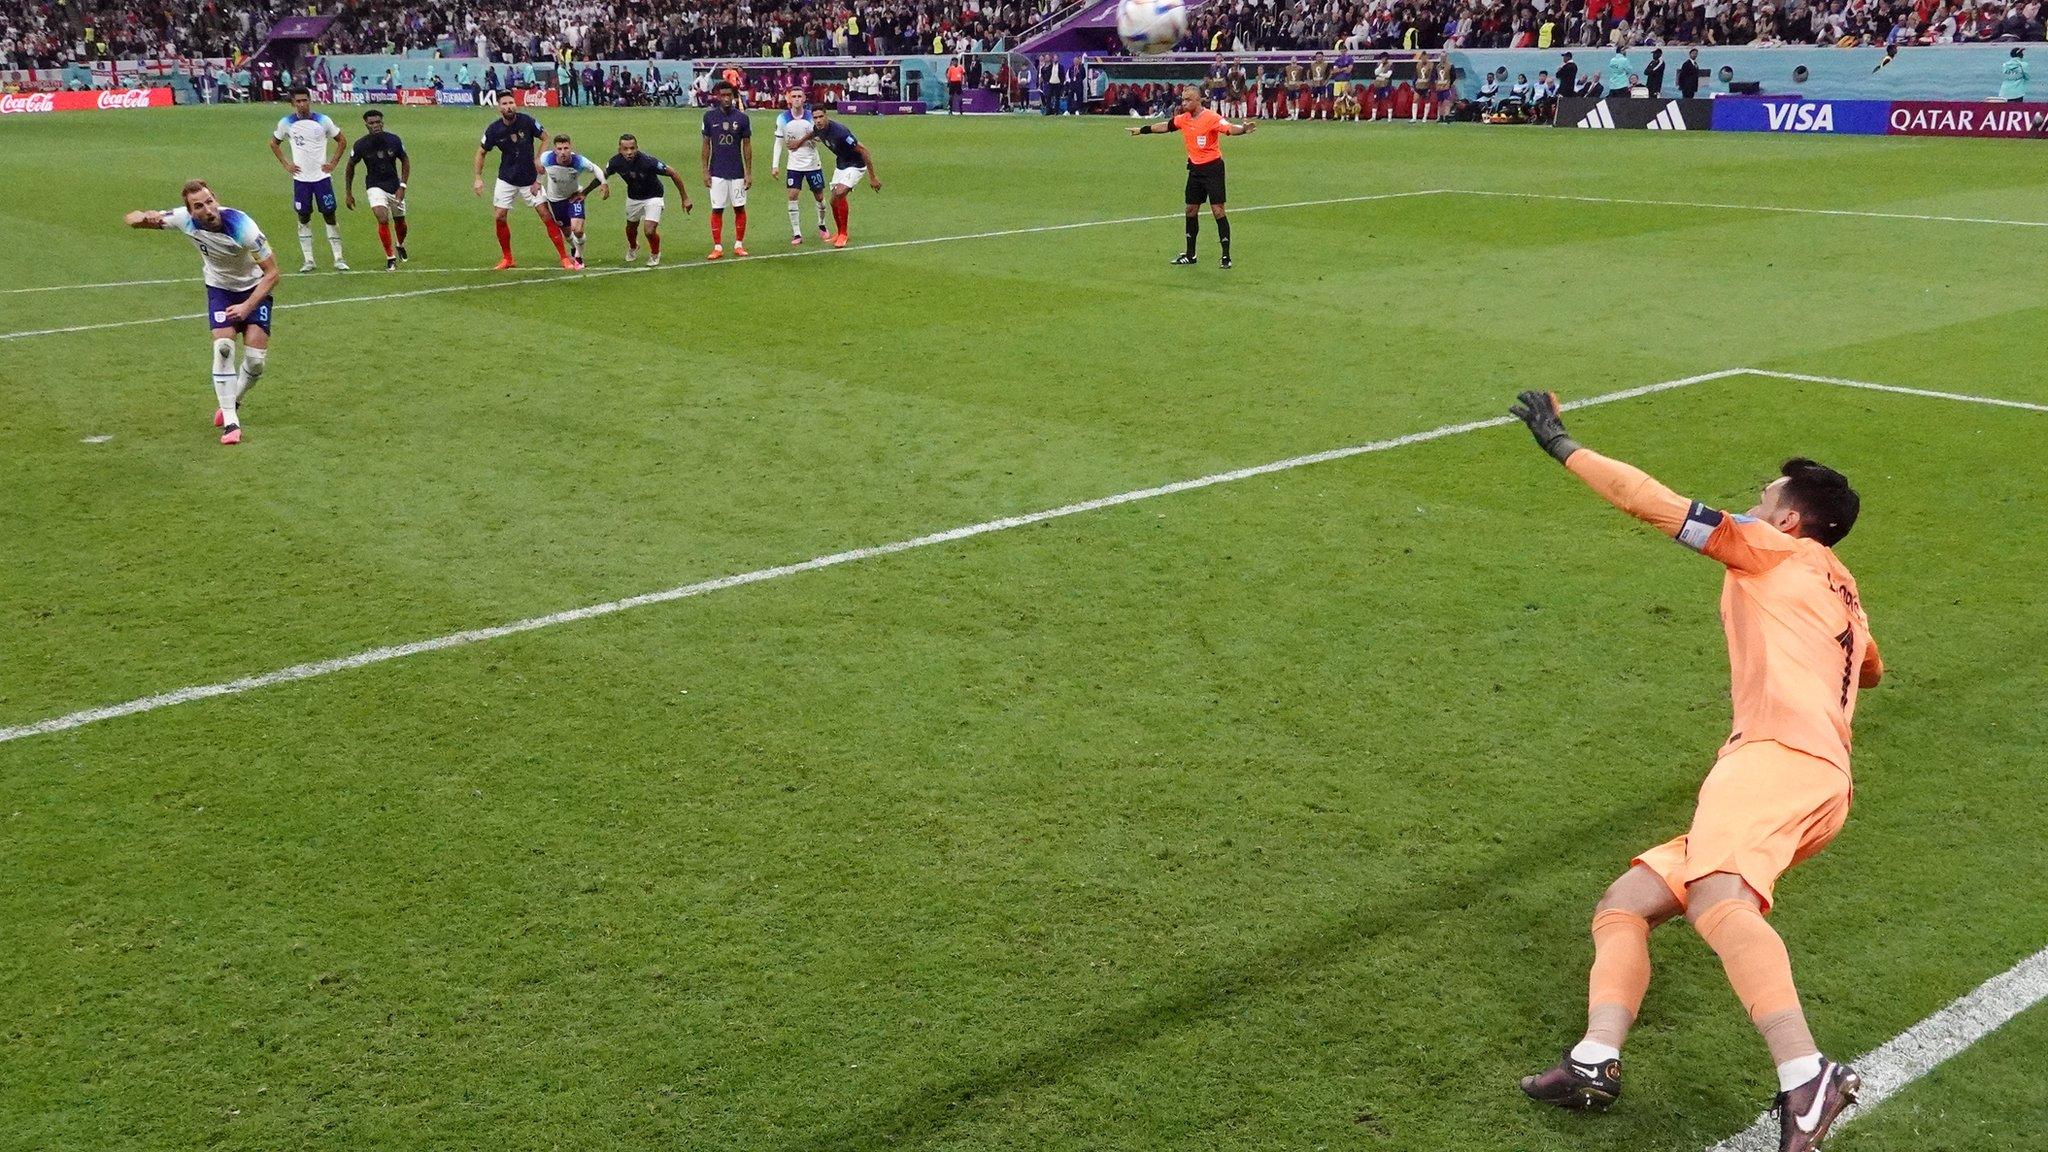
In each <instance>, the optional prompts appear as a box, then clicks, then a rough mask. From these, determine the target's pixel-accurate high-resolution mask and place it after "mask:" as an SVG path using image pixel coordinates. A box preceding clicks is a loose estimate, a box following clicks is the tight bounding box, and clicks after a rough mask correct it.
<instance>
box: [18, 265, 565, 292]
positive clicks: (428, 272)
mask: <svg viewBox="0 0 2048 1152" xmlns="http://www.w3.org/2000/svg"><path fill="white" fill-rule="evenodd" d="M514 271H519V272H523V271H526V269H523V268H519V269H514ZM533 271H536V272H543V271H546V269H543V268H536V269H533ZM464 273H467V274H469V275H472V276H477V275H491V274H492V273H491V270H490V269H488V268H407V269H406V270H405V272H404V275H407V276H454V275H460V274H464ZM293 275H294V276H312V277H319V278H321V279H325V278H326V277H327V276H329V275H334V276H389V275H391V273H389V272H386V271H385V270H384V269H382V268H351V269H349V270H348V271H346V272H334V271H332V270H330V271H328V272H325V273H322V272H295V273H293ZM202 283H205V281H203V280H201V279H200V278H199V277H197V276H168V277H165V278H163V279H161V280H103V281H101V282H99V283H96V284H39V285H36V286H34V287H30V288H0V295H7V296H19V295H21V294H23V293H25V292H84V291H87V290H89V289H95V288H148V287H151V286H153V285H157V284H202Z"/></svg>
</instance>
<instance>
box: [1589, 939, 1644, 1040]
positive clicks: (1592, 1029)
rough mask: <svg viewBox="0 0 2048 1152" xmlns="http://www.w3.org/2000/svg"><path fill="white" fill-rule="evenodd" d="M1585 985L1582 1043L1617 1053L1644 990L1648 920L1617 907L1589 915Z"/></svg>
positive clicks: (1637, 1009)
mask: <svg viewBox="0 0 2048 1152" xmlns="http://www.w3.org/2000/svg"><path fill="white" fill-rule="evenodd" d="M1587 983H1588V985H1589V988H1588V991H1587V994H1586V1039H1588V1040H1591V1041H1594V1042H1595V1043H1599V1044H1605V1045H1608V1046H1609V1047H1612V1048H1617V1049H1618V1048H1620V1047H1621V1044H1622V1041H1624V1040H1626V1039H1628V1029H1629V1025H1631V1024H1633V1023H1635V1019H1636V1013H1637V1012H1638V1011H1640V1010H1641V1009H1642V1006H1643V994H1644V993H1646V992H1648V991H1649V990H1650V922H1649V921H1648V920H1645V919H1643V918H1642V917H1641V916H1638V915H1636V914H1635V913H1633V912H1626V911H1623V910H1622V909H1619V908H1608V909H1604V910H1602V911H1600V912H1597V913H1595V914H1594V915H1593V971H1592V975H1591V977H1590V978H1589V979H1588V981H1587Z"/></svg>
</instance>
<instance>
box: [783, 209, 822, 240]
mask: <svg viewBox="0 0 2048 1152" xmlns="http://www.w3.org/2000/svg"><path fill="white" fill-rule="evenodd" d="M803 210H804V206H803V203H802V202H801V201H797V200H791V201H790V202H789V234H790V235H791V236H801V235H803V231H804V220H803ZM824 222H825V221H824V220H823V219H822V218H820V219H819V221H818V223H820V224H823V223H824Z"/></svg>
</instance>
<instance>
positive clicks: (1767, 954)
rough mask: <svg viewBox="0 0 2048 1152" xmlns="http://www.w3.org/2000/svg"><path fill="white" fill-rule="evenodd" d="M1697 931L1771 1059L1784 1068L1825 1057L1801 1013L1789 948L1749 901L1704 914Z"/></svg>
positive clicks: (1729, 903) (1716, 907)
mask: <svg viewBox="0 0 2048 1152" xmlns="http://www.w3.org/2000/svg"><path fill="white" fill-rule="evenodd" d="M1694 926H1695V927H1696V928H1698V929H1699V933H1700V938H1701V939H1703V940H1705V941H1706V942H1707V946H1708V947H1710V948H1712V949H1713V950H1714V955H1716V956H1719V957H1720V958H1721V967H1722V968H1724V969H1726V970H1727V972H1728V983H1729V984H1730V985H1731V986H1733V987H1734V989H1735V995H1736V996H1737V997H1739V998H1741V1000H1742V1006H1743V1008H1744V1009H1746V1010H1748V1012H1749V1019H1750V1022H1751V1023H1753V1024H1755V1025H1756V1027H1757V1031H1759V1032H1761V1033H1763V1037H1764V1043H1765V1044H1767V1045H1769V1047H1770V1050H1771V1059H1772V1060H1774V1061H1776V1062H1777V1063H1779V1064H1783V1063H1786V1062H1787V1061H1790V1060H1795V1059H1798V1058H1799V1057H1801V1056H1811V1055H1813V1054H1814V1053H1815V1052H1818V1051H1820V1049H1819V1048H1818V1047H1816V1046H1815V1045H1814V1043H1813V1033H1812V1032H1811V1031H1809V1030H1808V1029H1807V1027H1806V1014H1805V1013H1804V1012H1802V1011H1800V1008H1799V989H1798V988H1797V987H1796V986H1794V984H1793V983H1792V957H1791V956H1790V955H1789V954H1788V953H1787V952H1786V951H1785V942H1784V941H1783V940H1781V939H1779V937H1778V933H1777V932H1776V931H1775V930H1773V929H1772V928H1771V926H1770V925H1769V924H1768V923H1766V922H1765V921H1764V916H1763V913H1762V912H1760V911H1758V910H1757V908H1756V906H1755V905H1753V904H1751V903H1749V902H1748V901H1747V900H1723V901H1721V902H1720V903H1719V904H1716V905H1714V906H1713V907H1712V908H1709V909H1707V910H1706V911H1705V912H1703V913H1701V914H1700V917H1699V919H1698V920H1696V921H1694Z"/></svg>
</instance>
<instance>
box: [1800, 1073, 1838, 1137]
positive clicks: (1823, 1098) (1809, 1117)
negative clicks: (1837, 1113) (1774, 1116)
mask: <svg viewBox="0 0 2048 1152" xmlns="http://www.w3.org/2000/svg"><path fill="white" fill-rule="evenodd" d="M1834 1074H1835V1066H1834V1065H1833V1064H1829V1065H1827V1066H1825V1067H1823V1068H1822V1069H1821V1070H1820V1090H1819V1091H1817V1092H1815V1093H1814V1094H1813V1105H1812V1106H1811V1107H1809V1108H1808V1109H1807V1110H1806V1114H1805V1115H1804V1116H1795V1117H1793V1123H1795V1124H1797V1125H1799V1130H1800V1131H1801V1132H1811V1131H1813V1129H1814V1125H1816V1124H1819V1123H1820V1113H1821V1109H1822V1108H1824V1107H1826V1106H1827V1102H1828V1082H1829V1080H1831V1079H1832V1078H1833V1077H1834Z"/></svg>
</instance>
